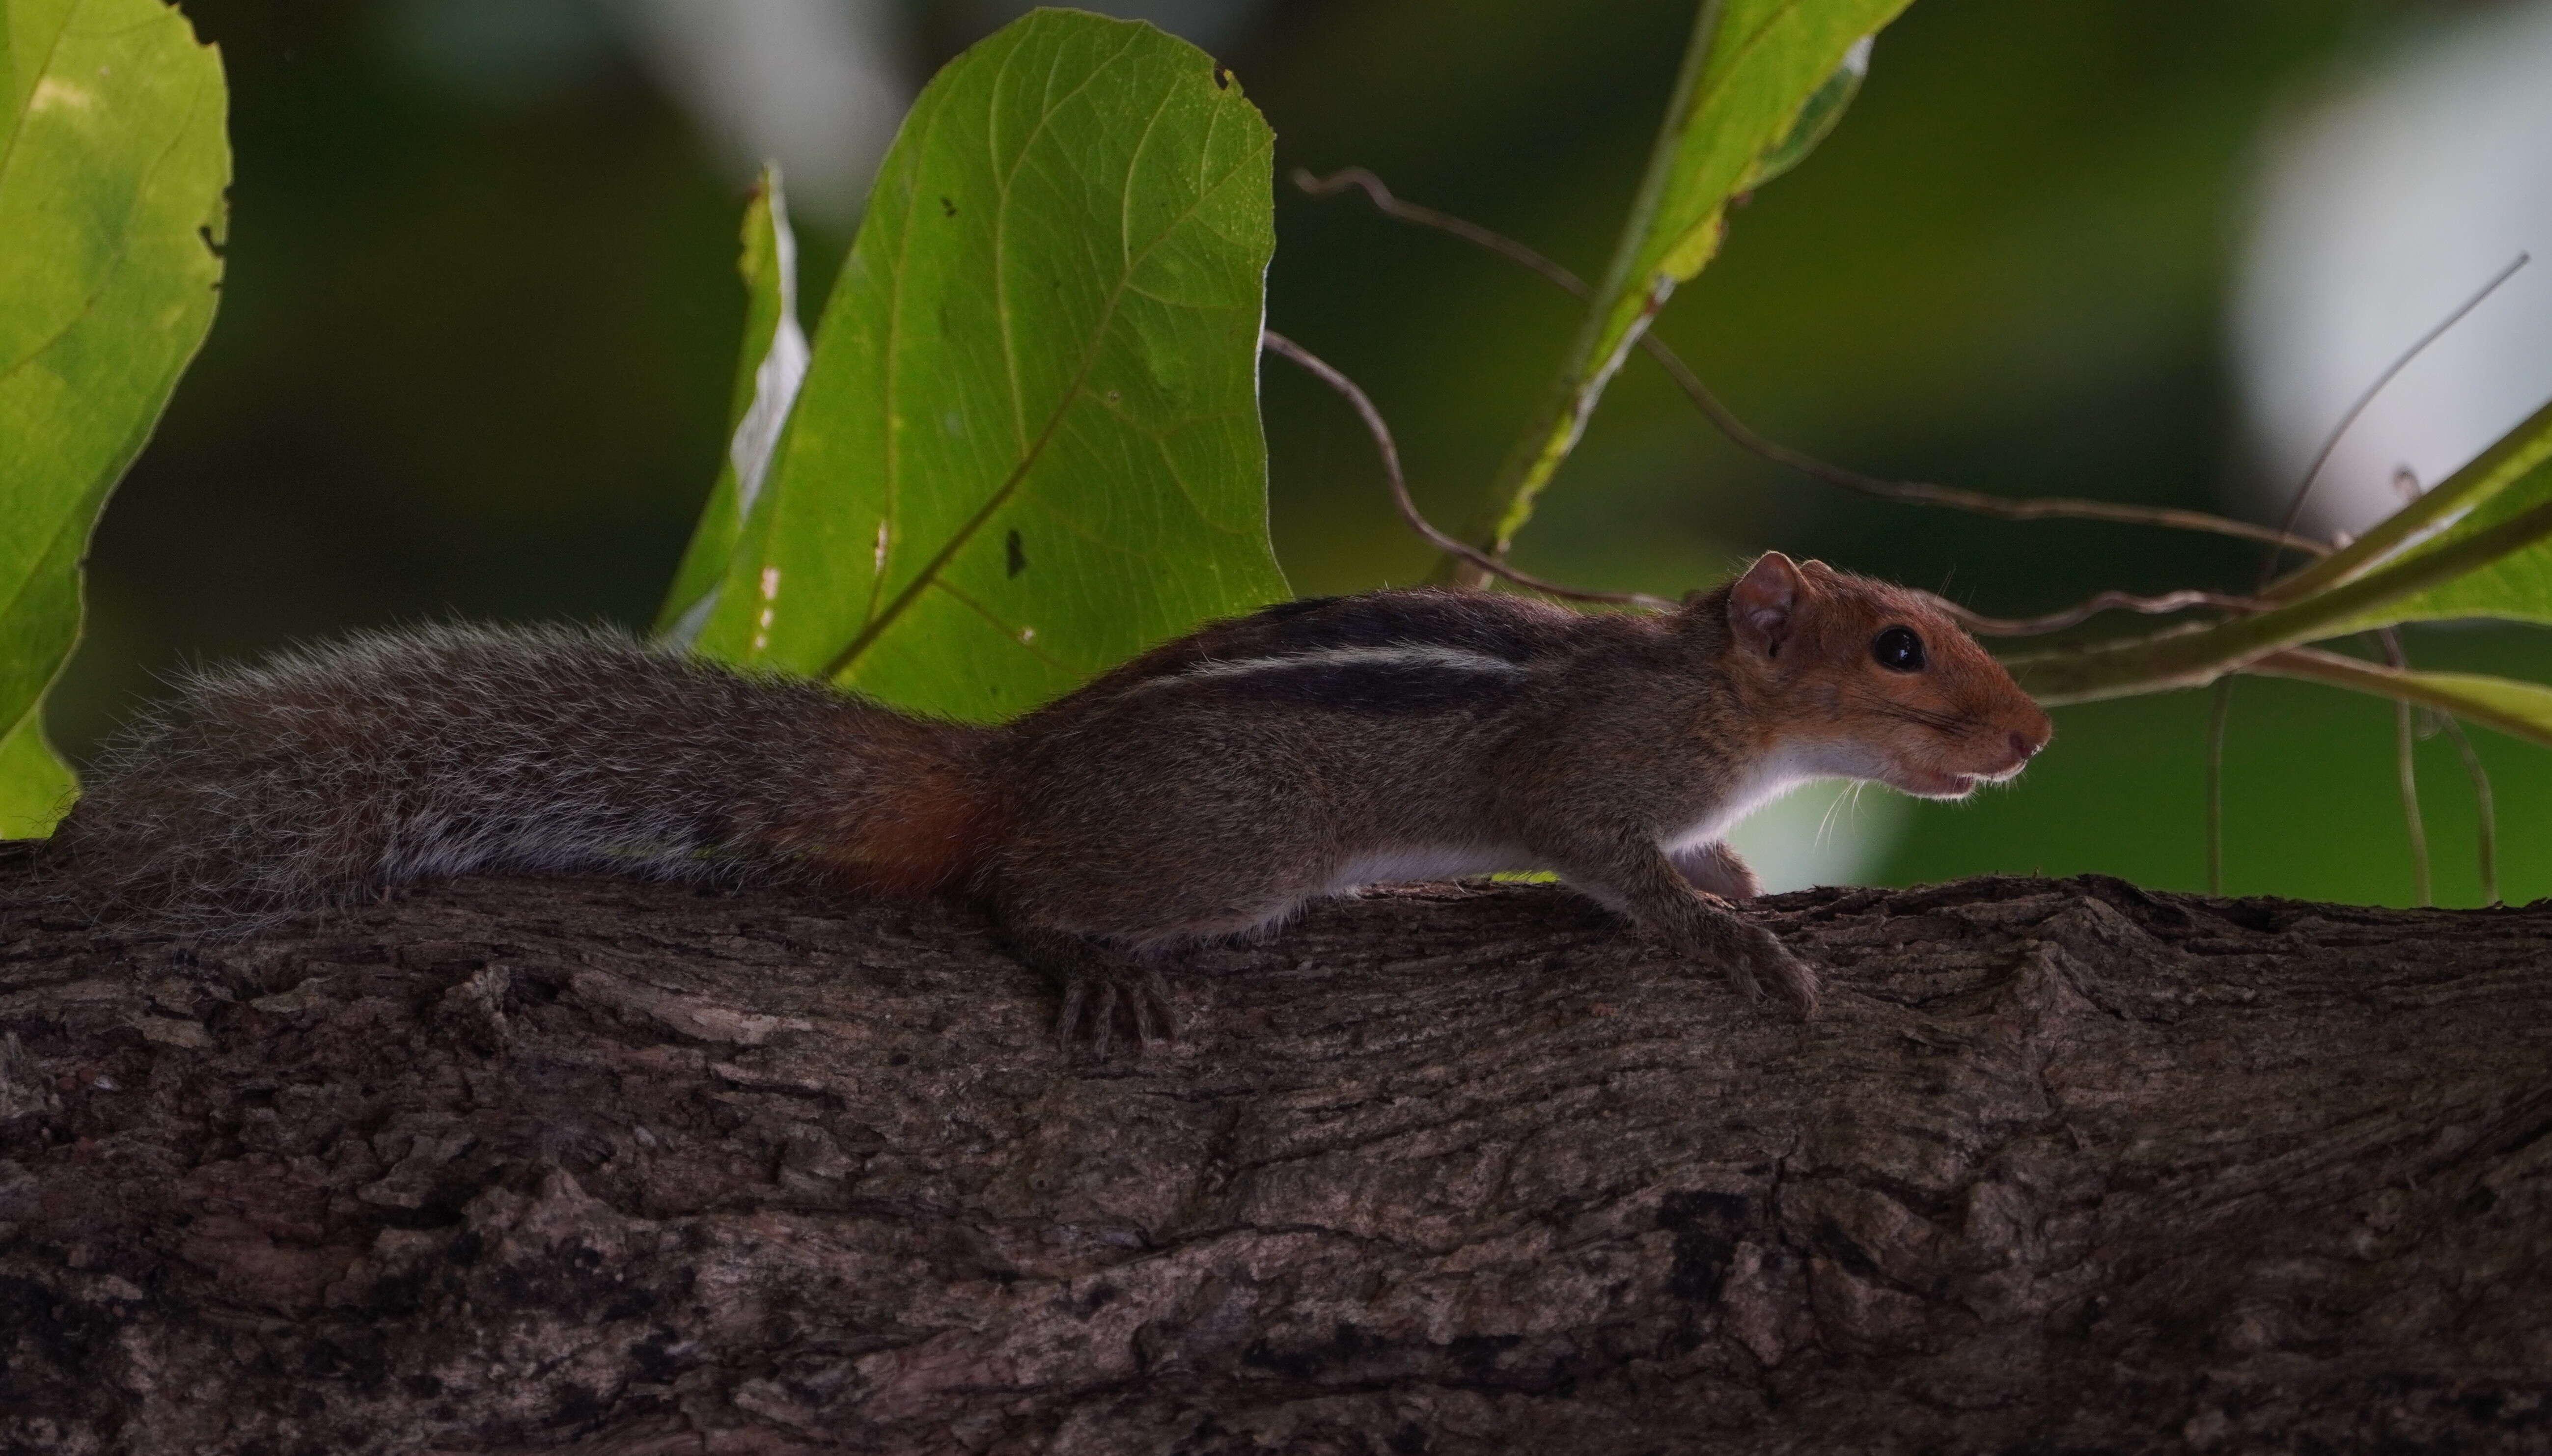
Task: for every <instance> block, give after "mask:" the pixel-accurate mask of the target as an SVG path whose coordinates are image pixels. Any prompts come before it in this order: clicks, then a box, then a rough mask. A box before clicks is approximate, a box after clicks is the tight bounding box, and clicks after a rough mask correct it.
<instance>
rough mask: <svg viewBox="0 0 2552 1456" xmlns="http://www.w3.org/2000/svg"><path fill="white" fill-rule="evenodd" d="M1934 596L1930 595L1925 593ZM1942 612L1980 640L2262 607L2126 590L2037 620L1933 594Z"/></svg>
mask: <svg viewBox="0 0 2552 1456" xmlns="http://www.w3.org/2000/svg"><path fill="white" fill-rule="evenodd" d="M1926 594H1927V595H1932V594H1931V593H1926ZM1932 600H1933V601H1935V602H1937V603H1938V604H1939V605H1940V608H1941V610H1943V611H1945V612H1948V613H1949V614H1950V615H1951V616H1953V617H1956V618H1958V620H1959V625H1961V626H1963V627H1965V628H1967V630H1968V631H1970V632H1973V633H1974V634H1976V635H1977V636H1978V637H2036V636H2039V635H2040V634H2042V633H2047V632H2062V631H2064V630H2065V629H2066V628H2068V627H2072V626H2074V625H2076V624H2077V623H2080V622H2084V621H2088V620H2089V619H2090V618H2092V617H2094V616H2097V615H2098V614H2100V613H2101V612H2113V611H2123V612H2142V613H2144V614H2145V615H2147V616H2160V615H2162V614H2164V613H2167V612H2184V611H2188V610H2190V609H2192V608H2196V607H2213V608H2215V609H2217V610H2219V611H2227V612H2255V611H2259V610H2261V604H2260V603H2259V602H2258V601H2256V600H2254V599H2252V598H2250V597H2247V596H2227V595H2225V594H2224V593H2222V592H2220V591H2166V592H2164V593H2163V594H2162V595H2160V596H2136V595H2133V594H2131V593H2129V592H2124V591H2103V592H2101V593H2100V594H2099V595H2097V596H2095V597H2092V598H2091V599H2090V600H2088V601H2083V602H2077V603H2075V604H2074V605H2073V606H2070V607H2067V608H2065V609H2064V610H2062V611H2055V612H2049V613H2047V614H2046V615H2044V616H2037V617H1988V616H1985V615H1984V614H1982V613H1980V612H1973V611H1969V610H1968V609H1967V608H1966V607H1963V606H1961V605H1959V604H1958V603H1957V602H1955V601H1952V600H1950V599H1949V598H1947V597H1944V596H1939V595H1932Z"/></svg>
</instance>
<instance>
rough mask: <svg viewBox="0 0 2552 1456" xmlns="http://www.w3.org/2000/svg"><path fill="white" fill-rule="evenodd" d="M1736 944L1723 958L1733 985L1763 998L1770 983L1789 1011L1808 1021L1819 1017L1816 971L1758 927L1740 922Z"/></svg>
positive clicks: (1775, 938)
mask: <svg viewBox="0 0 2552 1456" xmlns="http://www.w3.org/2000/svg"><path fill="white" fill-rule="evenodd" d="M1731 939H1732V940H1733V941H1734V944H1732V945H1729V946H1728V947H1727V948H1726V952H1725V954H1724V955H1723V956H1722V957H1721V959H1722V961H1723V963H1724V964H1725V965H1726V966H1727V968H1728V976H1729V979H1730V980H1731V981H1734V982H1736V983H1737V987H1738V989H1740V990H1743V991H1745V992H1746V993H1747V994H1748V995H1751V996H1755V997H1758V998H1759V997H1760V996H1761V995H1762V994H1763V988H1764V986H1765V985H1766V984H1767V983H1768V984H1769V985H1770V986H1771V988H1772V989H1773V991H1774V992H1776V993H1777V994H1779V996H1780V997H1781V999H1783V1000H1785V1001H1788V1002H1789V1003H1790V1009H1791V1010H1793V1011H1796V1012H1797V1013H1798V1014H1799V1019H1801V1020H1803V1021H1804V1020H1807V1019H1808V1018H1810V1017H1812V1016H1814V1015H1816V1014H1817V968H1816V967H1814V966H1811V965H1809V964H1808V963H1807V962H1806V961H1805V960H1803V959H1801V958H1800V957H1799V955H1798V954H1797V953H1796V952H1794V951H1792V950H1791V949H1790V948H1789V947H1788V946H1785V945H1783V944H1781V942H1780V938H1779V937H1777V936H1775V935H1773V934H1772V932H1770V931H1768V930H1765V929H1764V928H1763V927H1761V926H1759V925H1750V924H1746V923H1745V922H1742V921H1741V922H1739V926H1738V933H1737V934H1736V935H1735V936H1733V937H1731Z"/></svg>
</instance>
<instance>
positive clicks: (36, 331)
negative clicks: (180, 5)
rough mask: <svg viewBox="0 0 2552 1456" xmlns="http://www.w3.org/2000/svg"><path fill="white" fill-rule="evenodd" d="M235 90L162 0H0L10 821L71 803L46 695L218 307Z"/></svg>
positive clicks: (1, 793)
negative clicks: (145, 458)
mask: <svg viewBox="0 0 2552 1456" xmlns="http://www.w3.org/2000/svg"><path fill="white" fill-rule="evenodd" d="M225 107H226V97H225V93H224V90H223V86H222V67H221V60H220V57H219V56H218V55H217V54H216V53H215V52H214V51H213V49H212V48H211V47H209V46H199V45H197V44H196V43H195V38H194V33H193V31H192V30H191V29H189V28H188V26H187V24H186V21H185V18H184V17H183V16H180V15H179V14H178V13H177V12H176V11H174V10H172V9H170V8H168V7H166V6H164V5H162V4H160V0H0V240H5V241H0V834H8V835H30V834H42V833H45V832H48V831H49V830H50V829H51V828H52V825H53V820H54V819H55V818H57V817H58V816H59V813H60V811H61V809H63V808H65V807H67V806H68V798H69V796H68V793H67V792H66V789H67V787H68V785H69V783H70V775H69V772H68V771H67V770H65V769H64V768H63V767H62V765H61V763H60V761H59V760H58V759H56V758H55V757H54V756H53V751H52V750H51V749H50V748H48V747H46V745H45V743H44V739H43V730H42V727H41V718H40V713H41V710H42V707H43V702H44V695H45V691H46V689H47V688H48V687H50V686H51V685H52V683H53V677H54V676H55V675H56V674H57V673H58V672H59V671H60V670H61V665H62V663H63V662H64V661H65V660H67V659H68V658H69V656H70V652H71V648H72V647H73V645H75V644H76V643H77V642H78V640H79V623H80V582H79V563H80V559H81V557H82V556H83V555H85V554H86V552H87V549H88V537H89V531H90V528H91V527H92V526H93V525H94V524H95V522H96V520H97V513H98V510H99V508H100V507H101V506H103V505H104V504H105V503H106V496H107V492H108V491H109V490H111V489H113V488H114V485H115V482H116V480H117V479H119V478H120V477H121V476H122V475H123V473H124V469H125V467H126V466H127V465H129V464H131V463H132V460H133V457H134V456H135V455H136V454H138V453H139V452H140V451H141V449H142V445H143V442H145V441H146V440H148V439H149V438H150V436H151V431H152V429H153V427H154V426H155V425H157V424H158V422H159V419H160V409H161V407H162V406H164V405H165V404H166V403H167V401H168V393H169V391H170V390H171V389H172V388H174V387H175V385H176V382H177V376H178V374H180V373H181V372H183V371H184V369H185V367H186V364H187V361H189V360H191V359H193V358H194V355H195V350H196V347H197V346H198V345H200V344H201V343H202V342H203V339H204V331H205V330H206V329H207V328H208V327H209V326H210V325H211V323H212V318H213V305H214V302H215V300H216V297H217V295H216V294H215V292H214V290H215V289H216V288H217V287H219V286H220V282H221V275H222V263H221V258H220V255H219V249H220V247H221V242H222V238H223V236H224V231H225V222H224V216H223V206H222V193H223V189H224V188H225V187H227V186H228V185H229V183H230V167H231V163H230V146H229V142H228V140H227V139H226V138H225V136H224V135H223V120H224V111H225Z"/></svg>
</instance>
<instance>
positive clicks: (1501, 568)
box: [1259, 329, 1675, 612]
mask: <svg viewBox="0 0 2552 1456" xmlns="http://www.w3.org/2000/svg"><path fill="white" fill-rule="evenodd" d="M1259 343H1260V344H1261V345H1262V346H1263V347H1264V348H1265V349H1266V350H1267V351H1268V352H1269V353H1271V354H1276V355H1281V356H1283V357H1284V358H1286V359H1289V360H1291V361H1293V362H1294V363H1295V364H1300V365H1301V366H1302V367H1303V368H1304V369H1306V370H1307V371H1309V372H1310V373H1311V374H1312V375H1313V376H1314V377H1315V378H1318V379H1319V380H1320V381H1321V382H1322V383H1324V384H1327V385H1329V387H1330V388H1331V389H1334V390H1336V391H1337V392H1338V393H1339V394H1340V395H1342V396H1344V397H1345V399H1346V401H1347V403H1349V404H1351V405H1353V406H1355V412H1356V413H1357V414H1358V415H1359V416H1362V417H1363V419H1364V427H1365V429H1366V430H1367V431H1368V432H1370V433H1371V434H1372V436H1373V444H1374V449H1375V450H1376V451H1377V452H1378V453H1380V455H1381V456H1382V470H1383V474H1384V476H1385V477H1386V478H1388V479H1389V480H1390V482H1391V501H1392V504H1394V505H1396V506H1398V507H1399V508H1400V519H1402V520H1403V521H1406V522H1408V523H1409V529H1410V530H1412V531H1415V532H1417V533H1418V534H1419V535H1420V536H1422V537H1424V538H1425V539H1426V540H1427V542H1428V543H1429V544H1430V545H1433V546H1434V547H1435V548H1436V549H1437V550H1439V551H1443V552H1446V553H1449V554H1451V555H1453V556H1455V557H1459V558H1460V559H1461V560H1463V561H1466V562H1468V563H1470V564H1471V565H1472V566H1475V567H1477V568H1479V569H1480V570H1481V571H1483V572H1489V573H1491V574H1493V575H1498V576H1503V577H1505V578H1506V579H1508V580H1510V581H1513V582H1514V583H1516V584H1517V585H1518V586H1522V587H1525V588H1527V589H1529V590H1533V591H1539V592H1542V594H1543V595H1545V596H1556V597H1561V598H1564V599H1566V600H1569V601H1595V602H1604V603H1607V604H1609V605H1613V606H1637V607H1647V608H1648V609H1649V610H1651V611H1660V612H1663V611H1672V610H1674V606H1675V603H1673V602H1671V601H1668V600H1666V599H1665V598H1664V597H1662V596H1650V595H1648V593H1647V592H1645V591H1582V590H1579V589H1578V588H1576V587H1574V586H1562V585H1560V584H1559V583H1558V582H1556V581H1545V580H1543V579H1542V577H1540V576H1536V575H1532V574H1530V573H1528V572H1519V571H1517V570H1516V569H1515V568H1513V567H1510V566H1508V565H1507V564H1506V563H1505V562H1502V561H1500V560H1498V559H1497V558H1496V557H1493V556H1491V555H1489V554H1488V553H1487V552H1484V551H1482V550H1480V549H1479V548H1478V547H1475V546H1472V545H1471V544H1470V543H1468V542H1466V541H1462V540H1460V539H1459V538H1457V537H1452V536H1447V535H1445V534H1444V533H1443V532H1441V531H1438V530H1436V529H1435V523H1434V522H1432V521H1430V520H1428V519H1427V517H1426V516H1424V515H1422V514H1420V513H1419V510H1418V502H1417V501H1415V500H1412V499H1411V498H1410V495H1409V481H1408V480H1407V479H1406V478H1405V477H1404V476H1403V475H1402V474H1401V472H1400V447H1399V446H1397V445H1395V444H1393V443H1392V439H1391V426H1389V425H1388V424H1385V423H1384V422H1383V418H1382V411H1381V410H1379V409H1376V408H1375V407H1374V403H1373V400H1372V399H1370V398H1368V397H1367V396H1366V394H1365V392H1364V391H1363V390H1362V389H1359V388H1357V387H1356V383H1355V381H1354V380H1353V379H1350V378H1348V377H1347V376H1346V375H1344V374H1342V373H1339V372H1338V371H1337V370H1336V369H1335V368H1333V367H1331V366H1330V365H1329V363H1328V361H1326V360H1323V359H1322V358H1321V357H1320V356H1319V355H1316V354H1314V353H1312V351H1310V350H1308V349H1305V348H1304V347H1303V346H1302V345H1300V344H1297V343H1295V342H1294V341H1293V340H1291V339H1288V338H1286V337H1285V336H1284V335H1282V334H1279V333H1277V332H1276V331H1275V330H1273V329H1263V330H1261V331H1260V332H1259Z"/></svg>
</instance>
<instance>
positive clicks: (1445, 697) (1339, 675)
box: [1175, 660, 1530, 714]
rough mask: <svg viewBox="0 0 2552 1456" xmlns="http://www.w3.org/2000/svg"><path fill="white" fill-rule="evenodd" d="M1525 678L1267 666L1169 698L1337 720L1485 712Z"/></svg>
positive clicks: (1435, 666) (1183, 685) (1199, 679)
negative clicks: (1328, 712)
mask: <svg viewBox="0 0 2552 1456" xmlns="http://www.w3.org/2000/svg"><path fill="white" fill-rule="evenodd" d="M1529 680H1530V679H1529V678H1528V676H1526V675H1525V674H1523V673H1509V672H1497V671H1490V670H1485V669H1481V668H1465V667H1463V666H1461V665H1459V664H1457V663H1354V662H1349V663H1338V662H1320V661H1317V660H1314V661H1309V662H1302V663H1269V664H1267V665H1266V666H1264V667H1257V668H1252V669H1250V670H1249V671H1247V672H1245V673H1224V674H1214V675H1208V676H1192V677H1184V678H1180V679H1177V687H1176V689H1175V690H1179V691H1187V692H1210V693H1213V694H1216V695H1217V696H1221V697H1227V698H1234V699H1238V700H1242V701H1248V702H1271V703H1287V704H1291V705H1294V706H1298V707H1311V708H1329V709H1332V710H1334V711H1337V712H1342V713H1366V714H1377V713H1444V712H1462V711H1468V712H1473V713H1485V712H1491V711H1494V710H1495V709H1498V708H1501V707H1504V706H1505V705H1506V704H1508V703H1510V702H1513V701H1514V700H1515V698H1516V696H1517V694H1519V693H1521V692H1523V691H1524V688H1525V684H1526V682H1527V681H1529Z"/></svg>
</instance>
